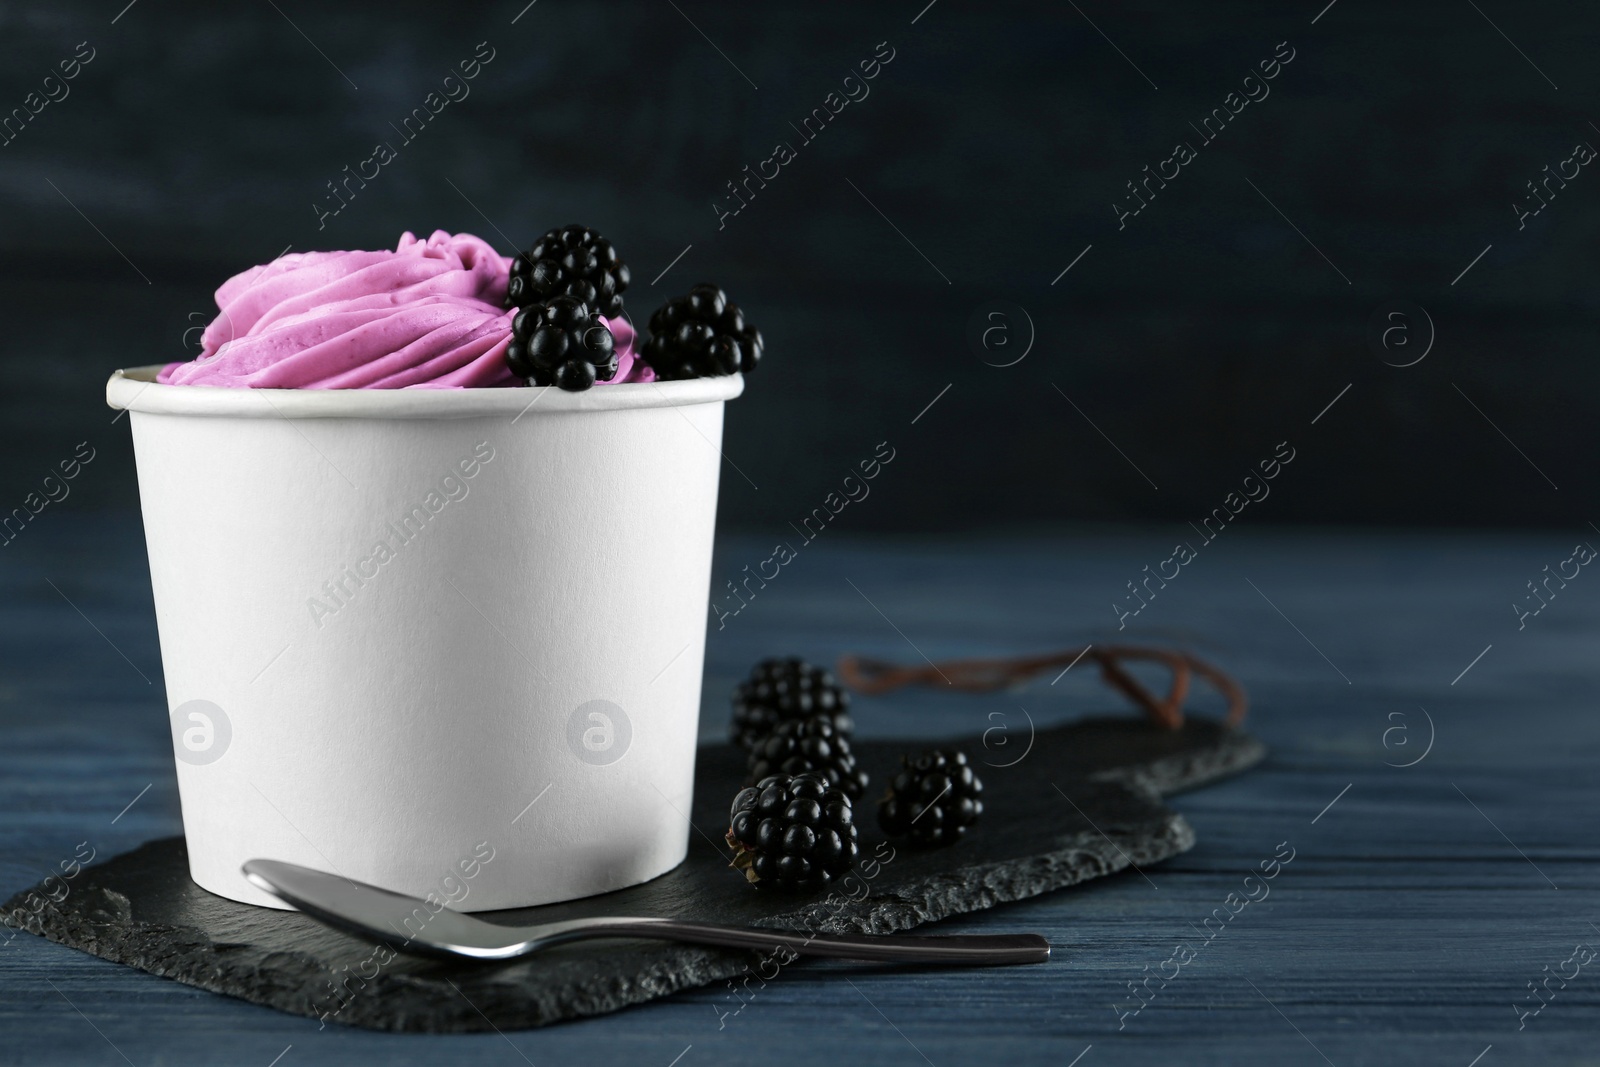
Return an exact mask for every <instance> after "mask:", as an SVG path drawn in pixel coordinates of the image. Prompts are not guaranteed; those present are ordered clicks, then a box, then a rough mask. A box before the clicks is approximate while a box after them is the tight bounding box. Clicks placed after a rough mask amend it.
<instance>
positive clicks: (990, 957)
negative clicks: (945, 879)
mask: <svg viewBox="0 0 1600 1067" xmlns="http://www.w3.org/2000/svg"><path fill="white" fill-rule="evenodd" d="M570 936H571V937H572V938H574V939H576V938H590V937H643V938H650V939H652V940H657V941H684V942H689V943H691V944H697V945H717V946H720V947H724V948H753V949H779V948H785V949H788V950H790V951H791V952H794V953H795V954H797V955H800V956H823V957H828V958H832V959H845V960H875V961H882V962H891V963H939V964H965V965H968V966H973V967H988V966H996V965H1004V964H1012V963H1044V962H1045V961H1046V960H1048V959H1049V958H1050V942H1049V941H1046V940H1045V939H1044V938H1043V937H1040V936H1039V935H1038V934H961V935H950V936H944V937H910V936H906V935H902V934H893V935H889V936H883V935H870V934H868V935H861V934H801V933H790V932H788V931H784V930H769V929H765V928H758V927H749V926H720V925H717V924H715V923H700V922H688V921H685V920H681V919H631V918H615V919H595V920H593V921H592V922H590V923H586V924H584V925H583V926H582V927H580V928H578V929H575V930H573V931H572V932H571V935H570Z"/></svg>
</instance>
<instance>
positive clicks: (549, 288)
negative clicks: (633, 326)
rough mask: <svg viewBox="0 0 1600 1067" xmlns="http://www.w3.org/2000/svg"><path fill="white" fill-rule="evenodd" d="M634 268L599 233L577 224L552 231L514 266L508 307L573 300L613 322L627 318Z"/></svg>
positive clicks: (508, 285) (513, 262) (518, 258)
mask: <svg viewBox="0 0 1600 1067" xmlns="http://www.w3.org/2000/svg"><path fill="white" fill-rule="evenodd" d="M628 280H629V274H628V265H627V264H626V263H624V262H622V259H621V257H620V256H618V255H617V250H616V248H614V247H613V246H612V244H611V242H610V241H608V240H606V239H605V238H604V237H602V236H600V234H599V232H598V231H595V230H592V229H590V228H589V227H587V226H580V225H579V224H578V223H576V222H575V223H573V224H572V225H570V226H563V227H561V228H560V229H558V230H551V231H550V232H548V233H546V234H545V235H544V236H543V237H541V238H539V240H538V241H536V242H534V245H533V247H532V248H530V249H528V250H527V251H526V252H523V253H521V254H520V255H518V256H516V257H515V258H513V259H512V261H511V277H510V278H509V279H508V280H507V282H506V302H505V306H506V307H508V308H513V307H529V306H531V305H534V304H544V303H548V302H549V301H550V300H552V299H554V298H555V297H558V296H570V297H572V298H573V299H574V300H578V301H580V302H582V303H584V304H586V305H588V306H589V307H591V308H593V309H594V312H595V314H597V315H604V316H605V317H606V318H608V319H615V318H619V317H620V316H621V315H622V291H623V290H624V289H626V288H627V287H628Z"/></svg>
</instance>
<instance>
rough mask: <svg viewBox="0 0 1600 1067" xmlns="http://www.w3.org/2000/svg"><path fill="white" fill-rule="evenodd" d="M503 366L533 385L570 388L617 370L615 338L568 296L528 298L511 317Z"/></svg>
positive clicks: (574, 389)
mask: <svg viewBox="0 0 1600 1067" xmlns="http://www.w3.org/2000/svg"><path fill="white" fill-rule="evenodd" d="M506 366H508V367H510V368H511V373H512V374H515V375H516V376H517V377H519V378H522V379H525V380H527V381H530V382H532V383H533V384H534V385H559V386H560V387H561V388H563V389H566V390H568V391H570V392H579V391H582V390H584V389H587V388H589V387H590V386H591V385H593V384H594V383H595V380H596V379H598V380H600V381H603V382H604V381H610V380H611V379H612V378H614V377H616V374H617V350H616V339H615V338H613V337H612V336H611V331H610V330H608V329H606V327H605V325H604V324H603V323H601V322H600V321H599V320H598V319H596V318H594V317H593V316H592V315H591V314H590V313H589V307H588V305H587V304H584V303H583V302H582V301H579V300H574V299H573V298H572V297H570V296H558V297H555V298H554V299H552V300H551V301H550V302H549V303H547V304H534V305H532V306H530V307H525V308H523V309H522V310H521V311H519V312H517V313H516V315H515V316H514V317H513V318H512V320H511V343H510V344H509V345H507V346H506Z"/></svg>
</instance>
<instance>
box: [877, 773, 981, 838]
mask: <svg viewBox="0 0 1600 1067" xmlns="http://www.w3.org/2000/svg"><path fill="white" fill-rule="evenodd" d="M901 763H903V764H904V767H903V768H902V770H901V771H900V773H899V774H896V775H895V776H894V781H892V782H890V783H889V792H888V793H887V794H885V795H884V798H883V800H881V801H880V802H879V803H878V825H879V826H881V827H883V832H884V833H886V834H888V835H889V836H890V837H909V838H911V843H912V844H913V845H922V846H925V847H931V846H934V845H948V844H951V843H953V842H955V841H957V840H959V839H960V838H961V836H962V835H963V834H965V833H966V832H967V827H969V826H971V825H972V824H973V823H976V822H977V821H978V816H980V815H982V814H983V800H982V799H981V798H982V796H983V783H982V782H980V781H979V780H978V776H977V775H976V774H973V773H972V766H971V764H970V763H968V761H967V754H966V753H965V752H960V751H958V750H956V749H942V750H934V751H929V752H924V753H923V754H922V755H920V756H918V757H917V758H916V759H912V758H911V757H910V756H905V757H903V758H902V759H901Z"/></svg>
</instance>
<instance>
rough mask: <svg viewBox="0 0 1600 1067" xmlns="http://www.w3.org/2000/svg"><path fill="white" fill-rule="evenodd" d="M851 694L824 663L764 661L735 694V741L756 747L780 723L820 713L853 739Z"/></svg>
mask: <svg viewBox="0 0 1600 1067" xmlns="http://www.w3.org/2000/svg"><path fill="white" fill-rule="evenodd" d="M849 711H850V694H849V693H847V692H845V691H844V690H843V689H842V688H840V687H839V683H838V682H836V681H834V680H833V675H832V674H829V673H828V672H827V671H826V670H823V669H822V668H821V667H814V666H812V665H811V664H809V663H807V662H806V661H805V660H802V659H799V658H798V657H795V656H789V657H786V658H782V659H764V660H762V661H761V662H760V663H757V664H756V665H755V667H754V668H752V669H751V671H750V677H749V678H748V679H747V680H745V681H743V682H741V683H739V688H738V689H736V690H734V692H733V726H732V735H733V742H734V744H737V745H742V746H744V747H745V748H746V749H749V748H754V747H755V745H756V743H757V742H758V741H761V740H762V739H763V738H765V737H766V736H767V735H768V734H770V733H771V732H772V731H773V729H774V728H775V727H776V726H777V725H778V724H779V723H780V722H787V721H789V720H791V719H809V718H811V717H812V716H814V715H820V716H822V717H824V718H826V719H827V720H828V721H829V722H831V723H832V724H833V728H834V729H835V730H836V731H838V733H839V734H841V735H843V736H845V737H848V736H849V735H850V734H851V733H852V732H853V731H854V730H855V724H854V723H853V722H851V721H850V715H849Z"/></svg>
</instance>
